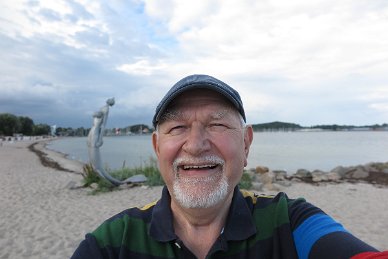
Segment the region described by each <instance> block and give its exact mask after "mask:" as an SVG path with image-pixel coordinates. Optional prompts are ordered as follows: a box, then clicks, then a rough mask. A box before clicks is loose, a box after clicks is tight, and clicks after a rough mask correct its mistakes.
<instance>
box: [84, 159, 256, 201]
mask: <svg viewBox="0 0 388 259" xmlns="http://www.w3.org/2000/svg"><path fill="white" fill-rule="evenodd" d="M107 171H108V173H109V174H110V175H111V176H113V177H114V178H116V179H118V180H120V181H123V180H125V179H127V178H129V177H131V176H134V175H137V174H143V175H145V176H146V177H147V179H148V180H147V181H146V182H145V183H143V184H144V185H148V186H162V185H164V181H163V178H162V176H161V174H160V172H159V169H158V166H157V161H156V159H154V158H150V160H149V162H148V163H146V164H145V165H144V166H140V167H135V168H128V167H123V168H121V169H117V170H108V169H107ZM82 176H83V186H84V187H90V186H93V185H94V186H93V191H92V192H91V194H98V193H104V192H110V191H114V190H117V189H118V187H117V186H115V185H114V184H112V183H110V182H109V181H108V180H106V179H103V178H101V177H100V175H99V174H98V173H97V172H96V171H94V169H93V167H92V166H91V165H90V164H87V165H85V166H84V168H83V172H82ZM238 185H239V188H240V189H246V190H249V189H251V188H252V178H251V177H250V175H249V174H248V173H246V172H244V173H243V175H242V177H241V180H240V182H239V184H238Z"/></svg>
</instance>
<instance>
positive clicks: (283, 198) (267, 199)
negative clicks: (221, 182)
mask: <svg viewBox="0 0 388 259" xmlns="http://www.w3.org/2000/svg"><path fill="white" fill-rule="evenodd" d="M240 193H241V194H242V196H243V197H244V199H245V200H246V201H248V202H251V203H252V204H253V205H254V206H259V207H265V206H266V205H271V204H274V203H284V204H287V205H288V206H292V205H294V204H295V203H300V202H305V200H304V199H303V198H298V199H290V198H289V197H288V196H287V194H286V193H284V192H279V193H278V194H276V195H268V194H258V193H256V192H253V191H247V190H243V189H241V190H240Z"/></svg>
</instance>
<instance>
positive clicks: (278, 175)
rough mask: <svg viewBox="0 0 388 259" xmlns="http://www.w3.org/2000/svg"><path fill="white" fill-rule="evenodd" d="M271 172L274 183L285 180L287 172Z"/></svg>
mask: <svg viewBox="0 0 388 259" xmlns="http://www.w3.org/2000/svg"><path fill="white" fill-rule="evenodd" d="M272 172H273V174H274V176H275V181H284V180H286V179H287V172H286V171H284V170H274V171H272Z"/></svg>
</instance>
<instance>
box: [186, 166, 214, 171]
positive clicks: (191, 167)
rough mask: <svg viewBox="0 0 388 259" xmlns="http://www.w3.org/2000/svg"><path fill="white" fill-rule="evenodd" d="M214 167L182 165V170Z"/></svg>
mask: <svg viewBox="0 0 388 259" xmlns="http://www.w3.org/2000/svg"><path fill="white" fill-rule="evenodd" d="M212 167H215V165H184V166H183V169H185V170H188V169H203V168H212Z"/></svg>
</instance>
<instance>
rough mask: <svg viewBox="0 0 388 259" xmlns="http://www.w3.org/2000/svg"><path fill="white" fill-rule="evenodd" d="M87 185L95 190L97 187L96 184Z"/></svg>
mask: <svg viewBox="0 0 388 259" xmlns="http://www.w3.org/2000/svg"><path fill="white" fill-rule="evenodd" d="M89 187H90V188H92V189H93V190H96V189H97V188H98V184H97V183H92V184H91V185H89Z"/></svg>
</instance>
